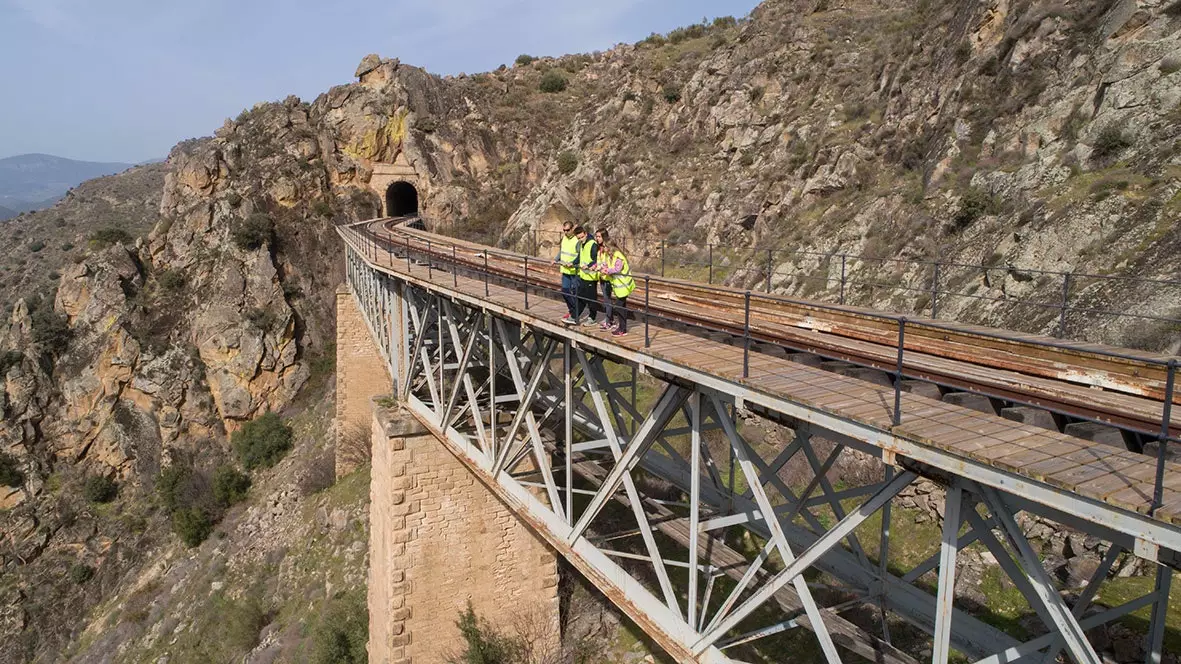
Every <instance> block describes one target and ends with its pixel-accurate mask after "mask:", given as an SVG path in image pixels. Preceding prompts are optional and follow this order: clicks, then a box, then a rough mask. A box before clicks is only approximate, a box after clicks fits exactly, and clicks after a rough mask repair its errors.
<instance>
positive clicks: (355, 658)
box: [312, 594, 369, 664]
mask: <svg viewBox="0 0 1181 664" xmlns="http://www.w3.org/2000/svg"><path fill="white" fill-rule="evenodd" d="M368 642H369V609H368V607H367V606H366V604H365V601H364V599H363V598H362V597H361V596H359V595H354V594H349V595H341V596H337V597H334V598H333V599H332V600H331V601H330V602H329V604H328V609H327V610H326V611H324V613H323V614H322V617H321V618H320V623H319V624H318V625H316V629H315V631H314V632H313V633H312V662H313V664H365V663H366V662H368V661H369V654H368V650H367V649H366V644H367V643H368Z"/></svg>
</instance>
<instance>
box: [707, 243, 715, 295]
mask: <svg viewBox="0 0 1181 664" xmlns="http://www.w3.org/2000/svg"><path fill="white" fill-rule="evenodd" d="M706 246H708V247H709V281H708V283H709V284H711V285H712V284H713V282H714V246H713V244H708V245H706Z"/></svg>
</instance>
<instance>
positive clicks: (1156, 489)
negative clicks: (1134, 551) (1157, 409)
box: [1148, 359, 1177, 516]
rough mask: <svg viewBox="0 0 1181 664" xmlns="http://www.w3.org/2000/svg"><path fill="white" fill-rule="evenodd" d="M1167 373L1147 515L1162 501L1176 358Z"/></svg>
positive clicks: (1175, 375) (1171, 417) (1170, 361)
mask: <svg viewBox="0 0 1181 664" xmlns="http://www.w3.org/2000/svg"><path fill="white" fill-rule="evenodd" d="M1168 366H1169V373H1168V376H1167V377H1166V378H1165V402H1164V404H1163V405H1162V406H1161V420H1160V443H1159V444H1160V449H1158V450H1157V453H1156V484H1155V485H1153V490H1152V506H1151V507H1149V508H1148V515H1149V516H1152V515H1153V514H1154V513H1155V512H1156V509H1157V508H1158V507H1160V506H1161V503H1162V502H1163V501H1164V491H1165V488H1164V482H1165V455H1166V453H1167V452H1168V449H1169V434H1170V429H1171V428H1172V423H1173V390H1174V388H1175V387H1176V382H1177V360H1176V359H1172V360H1169V365H1168Z"/></svg>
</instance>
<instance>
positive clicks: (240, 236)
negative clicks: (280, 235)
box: [230, 214, 275, 251]
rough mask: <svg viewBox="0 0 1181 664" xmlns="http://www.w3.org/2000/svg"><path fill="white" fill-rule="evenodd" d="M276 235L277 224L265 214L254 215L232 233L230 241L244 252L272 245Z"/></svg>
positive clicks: (243, 221)
mask: <svg viewBox="0 0 1181 664" xmlns="http://www.w3.org/2000/svg"><path fill="white" fill-rule="evenodd" d="M274 235H275V222H273V221H272V220H271V218H270V217H269V216H268V215H265V214H252V215H250V216H249V217H246V219H244V220H242V222H241V223H239V224H238V225H237V226H235V227H234V229H233V230H232V231H230V239H232V240H233V241H234V244H235V245H237V246H238V248H239V249H242V250H244V251H254V250H255V249H258V248H259V247H262V246H264V245H268V244H270V242H271V240H272V238H273V237H274Z"/></svg>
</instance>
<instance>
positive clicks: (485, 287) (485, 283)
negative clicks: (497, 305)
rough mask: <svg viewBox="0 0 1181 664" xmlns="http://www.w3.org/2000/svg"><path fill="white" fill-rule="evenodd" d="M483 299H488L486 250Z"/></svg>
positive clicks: (486, 253) (485, 255) (486, 254)
mask: <svg viewBox="0 0 1181 664" xmlns="http://www.w3.org/2000/svg"><path fill="white" fill-rule="evenodd" d="M484 297H488V250H487V249H485V250H484Z"/></svg>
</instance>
